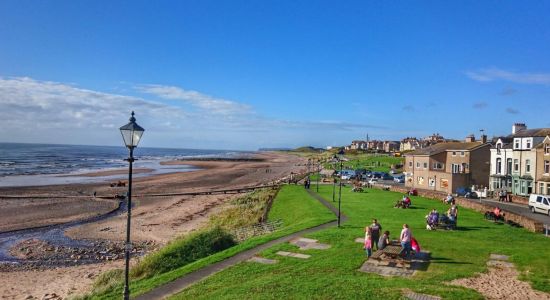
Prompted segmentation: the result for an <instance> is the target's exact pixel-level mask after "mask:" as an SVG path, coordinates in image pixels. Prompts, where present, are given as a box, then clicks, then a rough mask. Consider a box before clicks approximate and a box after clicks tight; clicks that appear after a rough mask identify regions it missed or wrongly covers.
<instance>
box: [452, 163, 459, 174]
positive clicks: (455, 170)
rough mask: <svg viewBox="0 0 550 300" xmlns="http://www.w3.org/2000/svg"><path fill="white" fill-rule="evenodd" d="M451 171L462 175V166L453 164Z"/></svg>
mask: <svg viewBox="0 0 550 300" xmlns="http://www.w3.org/2000/svg"><path fill="white" fill-rule="evenodd" d="M451 170H452V172H453V173H460V165H459V164H452V165H451Z"/></svg>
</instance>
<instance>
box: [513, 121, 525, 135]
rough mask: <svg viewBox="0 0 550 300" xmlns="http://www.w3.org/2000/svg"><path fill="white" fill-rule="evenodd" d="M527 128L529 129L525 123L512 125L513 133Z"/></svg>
mask: <svg viewBox="0 0 550 300" xmlns="http://www.w3.org/2000/svg"><path fill="white" fill-rule="evenodd" d="M525 129H527V126H525V123H514V125H513V126H512V134H516V133H518V132H520V131H522V130H525Z"/></svg>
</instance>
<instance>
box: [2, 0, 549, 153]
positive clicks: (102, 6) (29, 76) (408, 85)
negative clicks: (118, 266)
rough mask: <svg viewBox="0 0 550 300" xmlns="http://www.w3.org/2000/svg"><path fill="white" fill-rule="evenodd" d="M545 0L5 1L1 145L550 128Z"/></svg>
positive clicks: (299, 139) (179, 143)
mask: <svg viewBox="0 0 550 300" xmlns="http://www.w3.org/2000/svg"><path fill="white" fill-rule="evenodd" d="M549 13H550V3H549V2H547V1H546V2H545V1H528V2H524V1H455V2H450V1H417V2H413V1H50V2H48V1H20V0H18V1H7V0H4V1H1V2H0V41H1V42H0V125H1V127H2V130H1V131H0V141H4V142H55V143H73V144H96V145H118V144H120V143H121V139H120V134H119V133H118V130H117V128H118V127H120V126H121V125H124V124H125V123H126V121H127V118H128V115H129V112H130V111H131V110H135V111H136V117H137V119H138V123H139V124H140V125H142V126H143V127H145V129H146V133H145V135H144V138H143V140H142V143H143V145H144V146H149V147H181V148H216V149H256V148H258V147H295V146H301V145H308V144H311V145H315V146H326V145H342V144H346V143H349V142H350V141H351V140H352V139H361V138H364V137H365V135H366V134H367V133H368V134H369V136H370V137H371V138H377V139H394V140H399V139H402V138H404V137H406V136H418V137H423V136H426V135H429V134H431V133H433V132H439V133H441V134H442V135H444V136H445V137H452V138H462V137H464V136H466V135H468V134H470V133H475V134H478V133H479V129H485V130H486V132H487V133H488V134H489V135H490V136H492V135H503V134H508V133H509V132H510V130H511V125H512V123H514V122H518V121H521V122H526V123H527V125H528V127H530V128H534V127H550V118H548V116H549V113H550V105H549V103H550V101H549V99H550V60H549V59H548V53H550V42H549V41H550V18H548V15H549Z"/></svg>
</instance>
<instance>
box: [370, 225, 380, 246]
mask: <svg viewBox="0 0 550 300" xmlns="http://www.w3.org/2000/svg"><path fill="white" fill-rule="evenodd" d="M370 228H371V230H372V235H371V240H372V248H373V249H374V246H376V250H378V240H379V239H380V232H382V225H380V223H378V220H377V219H372V225H370Z"/></svg>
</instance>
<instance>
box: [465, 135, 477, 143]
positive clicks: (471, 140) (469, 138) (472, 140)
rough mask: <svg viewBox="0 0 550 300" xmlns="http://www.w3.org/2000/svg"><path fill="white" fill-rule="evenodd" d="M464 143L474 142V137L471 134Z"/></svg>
mask: <svg viewBox="0 0 550 300" xmlns="http://www.w3.org/2000/svg"><path fill="white" fill-rule="evenodd" d="M464 141H465V142H466V143H473V142H475V141H476V137H475V136H474V135H473V134H470V135H469V136H467V137H466V138H465V139H464Z"/></svg>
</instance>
